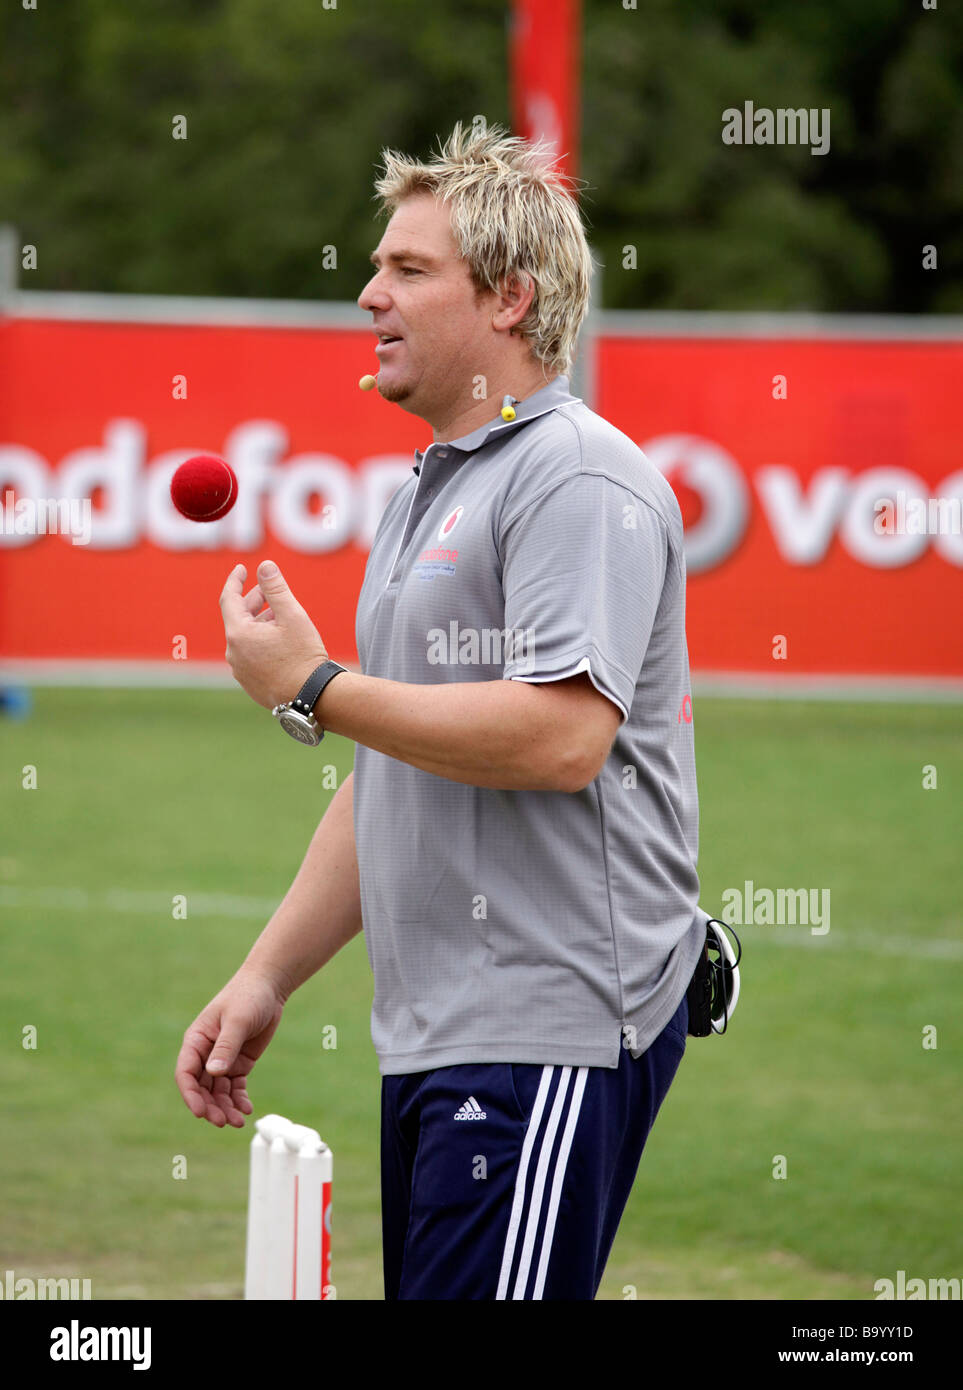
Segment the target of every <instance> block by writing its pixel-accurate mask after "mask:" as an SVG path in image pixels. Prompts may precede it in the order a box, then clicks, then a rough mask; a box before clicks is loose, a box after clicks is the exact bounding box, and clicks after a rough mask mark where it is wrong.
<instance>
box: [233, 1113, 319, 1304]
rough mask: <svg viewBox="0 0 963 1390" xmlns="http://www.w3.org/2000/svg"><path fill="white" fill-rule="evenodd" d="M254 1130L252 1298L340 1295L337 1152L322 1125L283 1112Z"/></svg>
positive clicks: (248, 1272) (248, 1265)
mask: <svg viewBox="0 0 963 1390" xmlns="http://www.w3.org/2000/svg"><path fill="white" fill-rule="evenodd" d="M254 1128H255V1131H256V1133H255V1135H254V1138H253V1139H252V1140H251V1178H250V1187H249V1190H248V1207H247V1258H246V1262H245V1275H244V1297H245V1299H306V1298H307V1299H323V1298H332V1299H333V1298H334V1297H335V1291H334V1286H333V1284H332V1283H331V1176H332V1168H333V1158H332V1153H331V1150H330V1149H329V1148H328V1146H327V1144H326V1143H325V1142H324V1140H323V1139H322V1138H321V1136H320V1134H318V1132H317V1130H314V1129H308V1128H306V1126H304V1125H295V1124H292V1123H291V1121H290V1120H285V1119H283V1118H282V1116H280V1115H265V1116H264V1117H263V1118H262V1119H260V1120H258V1121H257V1123H256V1124H255V1126H254Z"/></svg>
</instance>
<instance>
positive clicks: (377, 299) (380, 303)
mask: <svg viewBox="0 0 963 1390" xmlns="http://www.w3.org/2000/svg"><path fill="white" fill-rule="evenodd" d="M378 275H379V272H378V271H377V270H376V271H375V273H374V275H372V277H371V279H370V280H369V281H368V283H367V284H366V285H365V287H364V289H363V290H362V291H361V293H360V294H359V295H358V307H359V308H360V309H375V308H377V309H383V308H386V307H387V305H388V296H387V294H386V293H385V291H384V290H383V289H382V287H381V286H380V285H379V284H378Z"/></svg>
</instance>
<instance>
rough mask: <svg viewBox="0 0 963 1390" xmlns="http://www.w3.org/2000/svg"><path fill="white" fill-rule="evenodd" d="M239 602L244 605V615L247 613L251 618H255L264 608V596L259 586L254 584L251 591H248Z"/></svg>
mask: <svg viewBox="0 0 963 1390" xmlns="http://www.w3.org/2000/svg"><path fill="white" fill-rule="evenodd" d="M241 602H242V603H243V605H244V611H245V613H249V614H250V615H251V617H252V618H254V617H256V616H257V615H258V613H260V611H261V609H262V608H263V607H264V595H263V594H262V592H261V586H260V584H255V585H254V588H253V589H249V590H248V591H247V593H246V594H245V595H244V598H243V599H242V600H241Z"/></svg>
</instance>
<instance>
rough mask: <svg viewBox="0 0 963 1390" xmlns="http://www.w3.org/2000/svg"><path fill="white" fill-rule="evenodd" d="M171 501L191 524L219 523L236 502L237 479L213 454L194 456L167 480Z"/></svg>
mask: <svg viewBox="0 0 963 1390" xmlns="http://www.w3.org/2000/svg"><path fill="white" fill-rule="evenodd" d="M171 501H172V502H173V503H174V506H175V507H176V508H177V510H178V511H179V512H180V513H181V515H182V516H186V517H189V518H190V520H191V521H219V520H220V519H221V517H222V516H227V514H228V512H229V511H230V510H231V508H232V507H233V506H234V503H235V502H236V501H237V477H236V476H235V473H234V469H233V468H232V467H231V465H230V464H229V463H225V462H224V460H223V459H220V458H218V457H217V455H216V454H195V456H194V457H193V458H189V459H187V461H186V462H185V463H182V464H181V466H180V467H179V468H178V469H177V471H176V472H175V474H174V476H173V478H171Z"/></svg>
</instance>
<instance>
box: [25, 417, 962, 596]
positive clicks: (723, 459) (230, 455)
mask: <svg viewBox="0 0 963 1390" xmlns="http://www.w3.org/2000/svg"><path fill="white" fill-rule="evenodd" d="M288 442H289V441H288V432H287V430H286V429H285V427H284V425H283V424H281V423H280V422H279V421H277V420H249V421H244V422H242V423H241V424H239V425H237V426H236V427H235V428H234V429H233V430H231V431H230V432H229V433H228V435H227V437H226V439H225V440H224V441H223V447H221V448H219V447H218V441H195V443H194V445H193V446H192V447H187V446H185V447H183V448H179V449H175V450H170V451H167V452H164V453H161V454H158V455H157V456H156V457H151V454H150V449H149V442H148V437H147V428H146V426H145V425H144V424H143V423H142V422H141V421H139V420H136V419H126V418H122V419H110V420H107V421H106V423H105V424H104V428H103V436H102V442H101V443H98V444H86V445H84V446H83V447H79V448H77V449H74V450H72V451H70V452H69V453H67V454H66V455H65V456H64V457H63V458H61V459H60V460H59V461H58V462H56V463H54V461H52V460H47V459H45V458H44V457H42V455H41V454H39V453H38V452H37V451H36V450H34V449H32V448H29V447H27V446H26V445H21V444H3V445H0V498H3V497H4V496H5V492H4V489H6V490H8V491H12V492H13V494H14V497H15V498H16V499H18V500H19V499H22V498H27V499H31V498H32V499H36V498H47V499H53V498H60V499H63V500H64V501H66V502H70V501H82V500H84V499H90V498H93V497H94V496H95V495H96V501H95V502H94V505H93V509H92V513H91V516H90V540H89V544H90V546H91V548H92V549H95V550H96V549H103V550H118V549H127V548H131V547H134V546H136V545H138V544H139V542H140V541H141V540H144V539H146V540H148V541H150V542H151V543H152V544H154V545H157V546H158V547H160V548H161V549H164V550H175V551H183V550H219V549H226V548H230V549H235V550H251V549H254V548H256V547H257V546H259V545H261V544H262V543H263V541H264V539H265V535H266V533H267V532H270V533H271V534H272V535H273V537H274V538H276V539H277V540H278V541H280V542H281V543H282V544H284V545H286V546H288V547H290V548H291V549H292V550H295V551H300V552H302V553H305V554H319V553H326V552H329V551H335V550H339V549H341V548H342V547H343V546H346V545H349V544H352V543H353V544H357V545H358V546H359V547H361V548H362V549H370V546H371V543H372V540H373V539H374V533H375V530H376V528H377V525H378V521H379V519H380V517H381V515H382V513H383V511H384V509H385V506H386V505H387V503H388V501H389V500H390V498H391V496H392V494H393V493H394V492H395V490H396V489H397V488H398V487H399V486H400V485H401V484H402V483H404V482H406V481H407V480H408V479H410V477H411V459H410V458H408V457H405V456H403V455H400V454H378V455H375V456H373V457H371V458H365V459H362V460H360V461H359V462H358V464H357V466H353V465H352V464H351V463H349V462H348V461H347V460H346V459H343V458H338V457H337V456H336V455H334V454H328V453H322V452H312V453H302V454H296V455H294V456H291V457H288V456H287V454H288ZM639 442H640V447H641V448H642V450H643V452H644V453H645V454H646V455H647V456H648V457H649V459H650V460H651V461H652V463H653V464H655V466H656V467H657V468H659V469H660V470H661V471H662V472H663V473H664V474H665V475H666V477H668V479H669V481H670V482H671V483H672V485H673V486H674V487H676V489H677V490H679V488H680V487H682V488H684V489H685V490H686V492H687V493H689V494H691V495H693V496H694V497H695V499H696V500H697V503H698V510H697V514H696V515H694V516H693V518H692V519H691V521H690V524H689V525H688V526H687V529H686V566H687V569H688V571H689V573H690V574H697V573H699V572H700V571H705V570H710V569H713V568H715V567H716V566H717V565H719V564H721V563H722V562H723V561H724V560H726V559H727V558H728V557H729V556H730V555H732V554H734V553H735V552H736V551H737V550H738V549H739V547H740V545H741V544H742V542H743V538H744V536H745V535H746V532H747V529H748V527H749V522H750V519H751V517H752V513H753V511H754V510H757V511H758V512H759V514H760V516H761V519H762V522H763V524H764V526H765V527H766V528H767V529H768V532H769V536H770V539H771V543H772V545H773V546H774V547H775V550H776V551H777V553H778V554H779V555H780V557H781V558H782V560H783V561H784V562H785V563H786V564H788V565H794V566H814V565H818V564H820V563H821V562H822V561H823V559H824V558H825V557H826V555H827V554H828V552H829V549H830V547H831V546H832V545H833V543H834V542H838V544H839V546H840V547H841V549H842V550H843V551H845V552H846V553H847V554H848V555H849V556H850V557H851V558H852V559H854V560H856V561H857V562H858V563H859V564H863V565H866V566H869V567H871V568H875V569H894V568H899V567H901V566H904V565H909V564H912V563H913V562H914V561H915V560H917V559H918V558H919V557H920V556H921V555H922V554H924V552H926V551H927V550H928V549H932V551H933V552H934V553H935V554H936V555H938V556H940V557H941V558H942V559H943V560H944V561H945V562H946V563H947V564H950V565H953V566H955V567H957V568H963V535H961V534H960V531H959V528H957V527H954V526H953V525H946V524H940V525H938V526H936V527H934V526H930V525H928V524H927V526H925V527H917V526H916V525H915V524H914V525H912V526H911V525H910V524H909V522H908V520H907V523H906V525H904V526H900V525H899V520H900V514H899V512H898V510H897V511H895V512H894V522H895V524H894V525H893V526H892V527H890V526H889V525H888V524H887V525H883V524H882V523H881V517H880V505H881V500H882V501H885V500H886V499H890V498H896V499H897V502H898V500H899V498H900V497H901V496H902V498H903V513H902V514H903V515H905V517H907V518H909V517H910V516H911V515H913V516H914V517H915V515H916V514H917V513H918V512H919V511H920V505H919V504H920V503H921V502H922V503H923V504H925V512H926V516H927V518H929V516H930V514H931V513H932V514H933V515H935V516H936V517H937V519H940V518H944V517H946V518H952V517H954V516H958V515H959V506H960V499H961V498H963V469H961V470H957V471H956V472H955V473H952V474H950V475H949V476H948V477H946V478H944V479H943V480H942V481H941V482H939V483H937V484H936V485H935V486H934V485H932V484H930V483H929V482H926V481H925V480H924V479H922V478H921V477H919V476H918V475H917V474H915V473H913V472H910V471H909V470H907V469H903V468H896V467H888V466H887V467H879V468H869V469H864V470H862V471H858V470H851V469H847V468H841V467H828V466H827V467H822V468H816V469H815V470H814V471H813V472H812V474H811V475H809V476H808V477H806V478H803V477H801V476H800V474H799V473H798V472H797V471H796V470H795V469H793V468H791V467H788V466H786V465H784V464H781V463H779V462H778V460H773V461H769V462H766V463H763V464H761V465H759V466H757V467H754V468H753V469H752V470H751V476H747V470H746V469H744V468H743V467H741V466H740V463H739V462H738V461H737V460H736V459H735V458H734V456H733V455H732V454H730V453H729V452H728V450H727V449H726V448H725V447H724V446H723V445H722V444H720V443H719V442H718V441H716V440H713V439H707V438H704V437H702V436H700V435H693V434H681V433H680V434H664V435H658V436H656V437H654V438H651V439H647V440H642V441H639ZM202 445H203V447H204V448H207V449H210V450H212V451H213V452H219V453H221V454H222V456H223V457H224V458H226V459H227V461H228V462H229V463H230V465H231V467H232V468H233V469H234V471H235V473H236V474H237V478H238V486H239V496H238V500H237V504H236V506H235V507H234V510H233V511H232V512H231V513H230V514H229V515H228V516H226V517H224V518H223V519H222V520H221V521H216V522H213V523H212V524H211V525H207V526H197V525H195V524H194V523H192V522H190V521H188V520H186V518H184V517H182V516H180V515H179V514H178V512H177V511H176V510H175V508H174V506H173V504H172V502H171V500H170V480H171V476H172V474H173V472H174V470H175V468H176V467H177V466H178V464H180V463H182V462H183V461H184V460H185V459H186V458H187V457H189V455H190V454H192V453H196V452H198V450H199V449H200V448H201V447H202ZM319 503H320V505H319ZM14 505H15V503H14ZM6 511H7V504H6V503H4V515H5V514H6ZM39 539H40V536H39V534H37V533H32V534H31V533H26V534H19V533H18V530H17V528H16V526H11V525H8V524H7V523H6V522H5V521H4V523H3V524H0V547H13V546H24V545H31V544H36V543H37V541H38V540H39ZM61 539H66V537H65V536H62V537H61Z"/></svg>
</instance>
